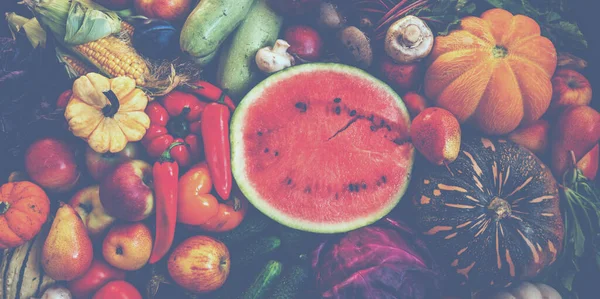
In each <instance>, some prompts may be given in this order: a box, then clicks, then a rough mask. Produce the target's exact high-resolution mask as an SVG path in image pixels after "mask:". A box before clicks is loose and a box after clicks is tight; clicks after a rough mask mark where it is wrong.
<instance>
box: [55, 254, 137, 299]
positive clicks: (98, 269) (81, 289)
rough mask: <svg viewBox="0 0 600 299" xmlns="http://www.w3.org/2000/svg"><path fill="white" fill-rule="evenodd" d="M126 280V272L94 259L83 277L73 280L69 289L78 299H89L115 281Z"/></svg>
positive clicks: (68, 284)
mask: <svg viewBox="0 0 600 299" xmlns="http://www.w3.org/2000/svg"><path fill="white" fill-rule="evenodd" d="M123 279H125V271H123V270H121V269H117V268H115V267H113V266H111V265H109V264H107V263H106V262H105V261H103V260H99V259H94V260H93V261H92V265H91V266H90V268H89V269H88V270H87V272H85V274H83V276H81V277H79V278H77V279H74V280H71V281H69V282H68V283H67V287H68V289H69V291H70V292H71V294H72V295H73V297H75V298H76V299H89V298H91V297H92V294H94V292H96V291H97V290H99V289H100V288H101V287H103V286H104V285H105V284H106V283H108V282H110V281H113V280H123Z"/></svg>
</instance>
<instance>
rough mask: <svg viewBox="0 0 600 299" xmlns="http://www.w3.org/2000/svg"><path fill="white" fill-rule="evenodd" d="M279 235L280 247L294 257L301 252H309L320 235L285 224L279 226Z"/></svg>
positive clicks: (317, 241)
mask: <svg viewBox="0 0 600 299" xmlns="http://www.w3.org/2000/svg"><path fill="white" fill-rule="evenodd" d="M279 236H280V238H281V244H282V245H281V247H282V249H283V250H284V251H285V252H286V253H287V254H289V255H290V256H291V257H293V258H294V259H296V258H298V257H300V256H301V255H303V254H309V253H310V252H312V251H313V250H314V249H315V248H316V247H317V245H318V244H319V242H320V241H321V236H320V235H318V234H314V233H309V232H304V231H300V230H296V229H292V228H288V227H285V226H281V229H280V234H279Z"/></svg>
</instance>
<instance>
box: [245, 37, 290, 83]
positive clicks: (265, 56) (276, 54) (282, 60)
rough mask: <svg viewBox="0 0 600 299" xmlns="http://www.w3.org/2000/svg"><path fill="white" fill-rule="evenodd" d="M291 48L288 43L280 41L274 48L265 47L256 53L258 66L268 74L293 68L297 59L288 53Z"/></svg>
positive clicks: (276, 42)
mask: <svg viewBox="0 0 600 299" xmlns="http://www.w3.org/2000/svg"><path fill="white" fill-rule="evenodd" d="M289 47H290V44H289V43H288V42H287V41H285V40H282V39H278V40H277V41H275V45H274V46H273V47H264V48H262V49H260V50H258V52H256V57H255V60H256V65H257V66H258V68H259V69H260V70H261V71H263V72H265V73H267V74H271V73H275V72H278V71H281V70H283V69H285V68H287V67H290V66H293V65H294V64H295V59H294V57H293V56H292V55H290V54H289V53H288V52H287V50H288V49H289Z"/></svg>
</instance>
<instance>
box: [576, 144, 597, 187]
mask: <svg viewBox="0 0 600 299" xmlns="http://www.w3.org/2000/svg"><path fill="white" fill-rule="evenodd" d="M598 159H600V146H599V145H596V146H594V148H593V149H592V150H591V151H589V152H588V153H587V154H585V156H583V158H581V159H580V160H579V162H577V168H579V169H580V170H581V172H583V175H584V176H585V177H586V178H588V179H589V180H590V181H593V180H594V178H596V175H597V174H598Z"/></svg>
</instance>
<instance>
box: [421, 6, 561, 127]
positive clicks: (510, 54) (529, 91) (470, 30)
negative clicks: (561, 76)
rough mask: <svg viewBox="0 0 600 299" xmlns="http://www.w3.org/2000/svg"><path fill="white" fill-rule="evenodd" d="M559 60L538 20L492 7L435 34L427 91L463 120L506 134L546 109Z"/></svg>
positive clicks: (462, 121) (535, 118) (438, 104)
mask: <svg viewBox="0 0 600 299" xmlns="http://www.w3.org/2000/svg"><path fill="white" fill-rule="evenodd" d="M556 63H557V55H556V49H555V48H554V45H553V44H552V42H551V41H550V40H549V39H547V38H545V37H543V36H541V35H540V26H539V25H538V23H536V21H535V20H533V19H531V18H529V17H527V16H523V15H513V14H511V13H510V12H508V11H506V10H504V9H498V8H495V9H490V10H488V11H486V12H484V13H483V14H482V15H481V17H480V18H478V17H473V16H468V17H465V18H463V19H462V20H461V25H460V28H459V29H458V30H455V31H453V32H451V33H450V34H449V35H447V36H438V37H436V40H435V45H434V47H433V50H432V52H431V54H430V58H429V68H428V70H427V73H426V75H425V94H426V95H427V98H430V99H432V100H433V101H434V102H435V105H436V106H439V107H442V108H445V109H447V110H449V111H450V112H452V113H453V114H454V115H455V116H456V118H457V119H458V120H459V121H460V122H461V123H464V122H466V121H469V122H473V123H474V124H475V125H476V126H477V127H478V128H479V129H480V130H481V131H483V132H484V133H487V134H495V135H499V134H506V133H509V132H511V131H513V130H514V129H515V128H516V127H517V126H518V125H519V124H521V123H528V122H531V121H535V120H537V119H539V118H540V117H541V116H542V115H543V114H544V113H545V112H546V110H547V109H548V107H549V105H550V100H551V99H552V83H551V81H550V80H551V78H552V75H553V74H554V71H555V69H556Z"/></svg>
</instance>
